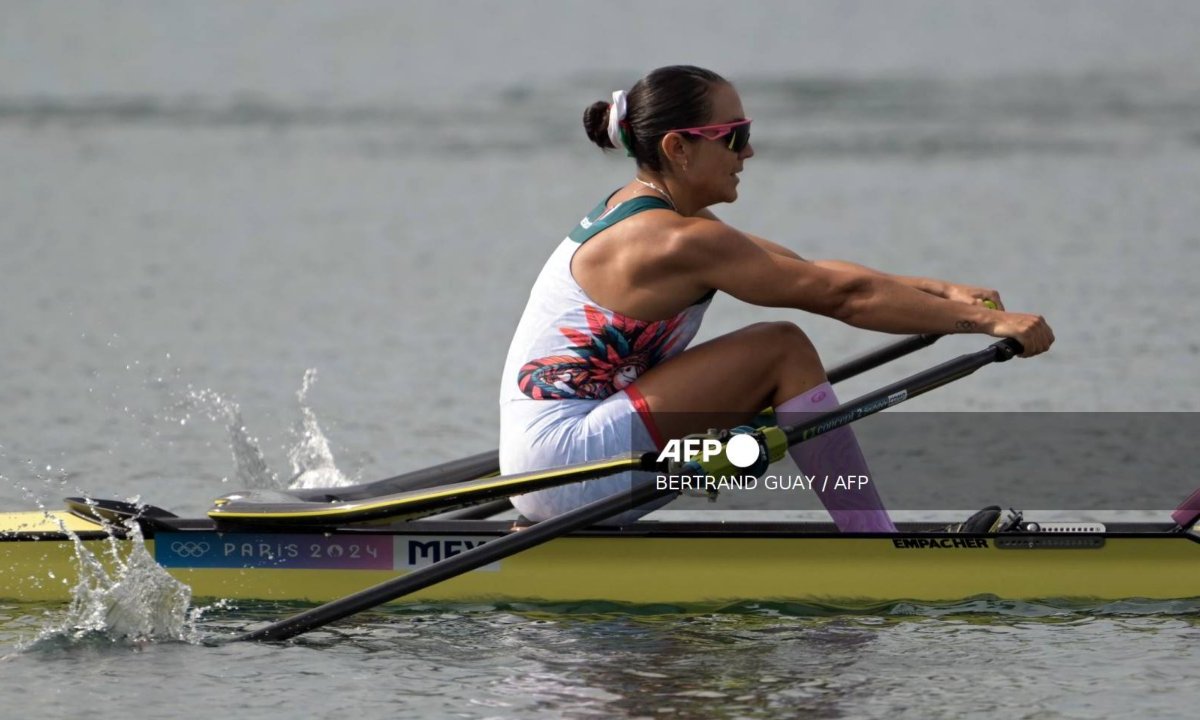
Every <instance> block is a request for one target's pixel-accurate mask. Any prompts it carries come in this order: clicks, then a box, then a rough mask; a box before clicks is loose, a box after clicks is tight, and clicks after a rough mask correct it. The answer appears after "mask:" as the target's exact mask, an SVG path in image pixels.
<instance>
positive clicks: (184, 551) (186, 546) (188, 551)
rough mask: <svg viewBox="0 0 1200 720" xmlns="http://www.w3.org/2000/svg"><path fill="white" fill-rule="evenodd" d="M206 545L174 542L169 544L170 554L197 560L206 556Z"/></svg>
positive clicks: (181, 541)
mask: <svg viewBox="0 0 1200 720" xmlns="http://www.w3.org/2000/svg"><path fill="white" fill-rule="evenodd" d="M208 548H209V546H208V543H206V542H191V541H183V540H176V541H175V542H173V543H171V552H173V553H175V554H176V555H178V556H179V557H185V558H198V557H204V556H205V555H206V554H208Z"/></svg>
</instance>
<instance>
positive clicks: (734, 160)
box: [500, 66, 1054, 532]
mask: <svg viewBox="0 0 1200 720" xmlns="http://www.w3.org/2000/svg"><path fill="white" fill-rule="evenodd" d="M583 124H584V128H585V129H586V130H587V135H588V137H589V138H590V139H591V140H592V142H594V143H596V144H597V145H599V146H600V147H601V148H605V149H609V148H622V149H624V150H625V151H627V152H628V153H629V155H631V156H632V157H633V158H634V159H635V161H636V164H637V167H636V171H635V174H634V176H633V179H631V180H630V181H629V182H628V183H626V184H625V185H624V186H623V187H621V188H618V189H617V190H616V192H614V193H612V194H611V195H609V196H608V197H607V198H606V199H605V200H604V201H602V202H601V203H600V204H599V205H597V206H596V208H595V209H594V210H592V211H591V212H590V213H588V214H587V216H586V217H584V218H583V219H582V220H580V222H579V224H578V225H577V226H576V227H575V228H574V229H573V230H572V231H571V233H570V235H568V237H567V238H566V239H564V240H563V241H562V242H561V243H560V244H559V246H558V248H557V249H556V250H555V251H554V253H553V254H552V255H551V256H550V259H549V260H548V261H547V262H546V265H545V266H544V267H543V268H542V271H541V274H540V275H539V276H538V278H537V281H536V282H535V283H534V285H533V289H532V291H531V293H530V297H529V302H528V304H527V305H526V307H525V311H524V314H523V315H522V317H521V320H520V323H519V324H518V326H517V330H516V333H515V335H514V337H513V340H512V344H511V346H510V348H509V352H508V359H507V361H506V363H505V367H504V375H503V378H502V383H501V390H500V405H501V413H500V435H501V441H500V469H501V472H503V473H504V474H509V473H516V472H524V471H530V470H537V469H544V468H548V467H554V466H559V465H566V464H572V463H579V462H585V461H591V460H601V459H606V458H610V457H613V456H616V455H620V454H625V453H628V452H630V451H646V450H653V449H656V448H661V447H662V446H663V444H664V441H665V440H666V439H669V438H678V437H683V436H685V435H688V434H691V433H697V432H704V431H705V430H706V429H707V428H710V427H718V426H724V425H727V424H728V423H729V422H730V419H731V418H733V420H734V422H736V423H741V422H746V421H748V420H749V419H750V418H752V417H753V416H754V415H755V414H756V413H758V412H759V411H760V410H762V409H763V408H764V407H767V406H773V407H774V408H775V411H776V415H777V418H778V420H779V423H780V424H781V425H786V424H791V423H793V422H796V421H798V420H799V419H801V418H802V417H803V416H804V415H811V414H812V413H816V412H822V411H826V410H829V409H832V408H834V407H836V406H837V404H838V401H837V398H836V396H835V395H834V392H833V388H832V387H830V384H829V383H828V382H827V381H826V378H825V369H824V366H823V365H822V363H821V358H820V357H819V356H818V354H817V351H816V349H815V348H814V347H813V344H812V342H810V340H809V338H808V336H807V335H805V334H804V332H803V331H802V330H800V328H798V327H797V326H796V325H794V324H792V323H790V322H767V323H757V324H754V325H750V326H748V327H745V328H743V329H741V330H737V331H735V332H732V333H729V334H727V335H723V336H721V337H718V338H715V339H713V340H710V341H708V342H705V343H701V344H699V345H696V346H695V347H691V348H689V347H688V343H689V342H690V341H691V340H692V338H693V337H694V336H695V334H696V331H697V330H698V329H699V327H700V320H701V318H702V317H703V315H704V311H705V310H706V309H707V308H708V305H709V303H710V302H711V300H712V297H713V295H714V294H715V293H716V291H718V290H719V291H722V292H724V293H726V294H728V295H732V296H733V297H735V298H737V299H739V300H741V301H743V302H747V303H752V304H755V305H761V306H765V307H787V308H796V309H798V310H805V311H808V312H813V313H817V314H820V315H825V316H828V317H832V318H836V319H838V320H841V321H842V322H845V323H848V324H850V325H853V326H855V327H860V328H864V329H868V330H878V331H882V332H889V333H982V334H986V335H992V336H995V337H1012V338H1016V339H1017V340H1019V341H1020V342H1021V344H1022V345H1023V346H1024V347H1025V352H1024V356H1025V357H1029V356H1033V355H1037V354H1039V353H1042V352H1045V351H1046V350H1047V349H1048V348H1049V347H1050V344H1051V343H1052V342H1053V341H1054V335H1053V333H1052V332H1051V330H1050V327H1049V326H1048V325H1047V324H1046V321H1045V320H1043V319H1042V318H1041V317H1040V316H1038V315H1028V314H1024V313H1014V312H1007V311H1005V310H1004V306H1003V304H1002V302H1001V300H1000V296H999V294H998V293H997V292H996V291H995V290H989V289H986V288H979V287H972V286H969V285H959V284H955V283H949V282H943V281H939V280H932V279H927V278H912V277H899V276H894V275H888V274H886V273H883V272H879V271H876V270H872V269H869V268H866V267H863V266H861V265H856V264H853V263H849V262H844V261H834V260H814V261H810V260H806V259H804V258H802V257H800V256H799V255H797V254H796V253H794V252H792V251H791V250H788V249H787V248H784V247H782V246H780V245H777V244H775V243H773V242H771V241H769V240H766V239H764V238H760V237H756V236H754V235H751V234H749V233H745V232H742V231H740V230H738V229H736V228H734V227H731V226H729V225H727V224H725V223H723V222H721V221H720V220H718V219H717V218H716V216H714V215H713V214H712V212H710V211H709V209H708V208H709V206H711V205H715V204H716V203H721V202H733V201H734V200H736V199H737V197H738V191H737V187H738V182H739V177H738V175H739V173H741V171H742V169H743V167H744V165H745V162H746V160H748V159H750V158H751V157H753V156H754V150H753V148H752V147H751V145H750V119H749V118H747V117H746V113H745V112H744V111H743V109H742V102H741V99H740V98H739V97H738V93H737V91H736V90H735V89H734V87H733V85H731V84H730V83H729V82H728V81H726V80H725V79H723V78H722V77H721V76H719V75H717V74H716V73H713V72H711V71H708V70H704V69H701V68H697V67H691V66H672V67H664V68H659V69H657V70H655V71H653V72H651V73H650V74H649V75H647V76H646V77H644V78H643V79H641V80H640V81H638V82H637V84H635V85H634V86H633V88H632V89H631V90H630V91H629V92H628V93H625V92H623V91H618V92H615V93H613V99H612V102H603V101H602V102H597V103H595V104H593V105H592V106H590V107H589V108H587V110H586V111H585V112H584V117H583ZM985 301H990V302H991V303H994V304H995V306H996V307H997V308H999V309H998V310H991V309H988V307H987V306H986V305H985ZM790 453H791V455H792V457H793V459H794V460H795V461H796V463H797V464H798V465H799V467H800V469H801V470H802V471H803V472H804V473H805V474H808V475H818V476H819V475H824V474H827V473H828V474H831V475H832V474H837V475H868V476H869V472H868V471H867V467H866V461H865V460H864V459H863V456H862V452H861V451H860V450H859V447H858V443H857V440H856V439H855V437H854V433H853V431H852V430H851V429H850V428H848V427H845V428H841V429H839V430H837V431H835V432H833V433H829V434H826V435H823V436H821V437H819V438H817V439H815V440H812V441H809V442H805V443H801V444H799V445H796V446H793V447H792V448H791V450H790ZM631 480H632V478H631V477H630V474H629V473H626V474H624V475H618V476H612V477H608V478H601V479H597V480H590V481H588V482H585V483H576V484H574V485H568V486H563V487H558V488H552V489H548V490H542V491H538V492H534V493H529V494H527V495H523V496H520V497H517V498H514V499H513V504H514V505H516V507H517V509H518V510H520V511H521V512H522V513H523V514H524V515H525V516H526V517H527V518H529V519H531V520H535V521H536V520H542V519H545V518H547V517H550V516H553V515H556V514H559V513H562V512H566V511H568V510H571V509H572V508H575V507H578V506H580V505H583V504H585V503H587V502H590V501H592V500H595V499H598V498H601V497H605V496H608V495H612V494H615V493H617V492H620V491H621V490H623V489H628V488H629V487H630V483H631ZM873 488H874V484H873V483H871V484H868V485H867V486H866V487H865V488H864V489H861V490H855V491H849V490H842V491H837V492H834V491H830V492H827V493H822V494H821V501H822V502H823V503H824V505H825V507H826V509H827V510H828V511H829V512H830V514H831V515H832V516H833V518H834V521H835V522H836V523H837V526H838V528H839V529H841V530H842V531H855V532H891V531H894V530H895V527H894V526H893V525H892V522H891V520H890V519H889V518H888V515H887V511H886V510H885V509H884V507H883V504H882V502H881V501H880V499H879V496H878V494H877V493H876V492H875V490H874V489H873ZM651 509H653V508H649V507H645V506H643V507H641V508H637V509H635V510H633V511H631V512H629V513H626V514H624V515H623V516H620V517H618V518H615V521H617V522H627V521H630V520H632V519H635V518H636V517H639V516H640V515H642V514H645V513H646V512H649V510H651Z"/></svg>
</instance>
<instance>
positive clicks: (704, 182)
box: [674, 83, 754, 207]
mask: <svg viewBox="0 0 1200 720" xmlns="http://www.w3.org/2000/svg"><path fill="white" fill-rule="evenodd" d="M711 92H712V96H711V97H712V117H710V118H709V120H708V122H706V123H705V125H717V124H721V123H729V122H734V121H736V120H744V119H745V118H746V112H745V110H743V109H742V99H741V98H740V97H738V94H737V91H736V90H734V89H733V86H732V85H729V84H727V83H720V84H718V85H714V86H713V88H712V91H711ZM729 139H730V138H729V136H728V135H726V136H724V137H722V138H718V139H716V140H709V139H706V138H703V137H700V136H698V135H688V138H687V140H686V141H685V142H683V143H682V145H681V146H680V152H682V153H683V156H682V158H681V160H682V162H676V163H674V164H675V168H674V169H675V174H676V175H677V176H678V177H680V178H681V179H682V180H683V181H684V182H686V183H687V185H688V187H689V189H691V191H692V193H693V194H694V196H695V197H696V199H697V200H699V201H701V202H702V203H703V206H705V207H707V206H708V205H712V204H715V203H720V202H733V201H734V200H737V196H738V194H737V186H738V182H740V179H739V178H738V173H740V172H741V171H742V166H743V164H744V163H745V161H746V160H747V159H748V158H751V157H754V147H753V146H752V145H751V144H749V143H747V144H746V146H745V147H744V148H742V150H741V152H734V151H732V150H730V149H729Z"/></svg>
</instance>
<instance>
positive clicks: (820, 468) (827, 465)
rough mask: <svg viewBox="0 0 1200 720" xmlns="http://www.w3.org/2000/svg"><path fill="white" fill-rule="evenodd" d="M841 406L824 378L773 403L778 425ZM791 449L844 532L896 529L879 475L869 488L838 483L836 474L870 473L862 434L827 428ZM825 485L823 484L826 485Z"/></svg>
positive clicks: (794, 422) (879, 531) (818, 495)
mask: <svg viewBox="0 0 1200 720" xmlns="http://www.w3.org/2000/svg"><path fill="white" fill-rule="evenodd" d="M837 406H838V399H837V396H836V395H834V393H833V387H832V386H831V385H830V384H829V383H822V384H821V385H818V386H816V387H815V388H812V389H810V390H808V391H806V392H804V393H802V394H800V395H798V396H796V397H794V398H792V399H791V400H788V401H786V402H784V403H781V404H780V405H779V406H778V407H776V408H775V415H776V417H777V418H778V420H779V424H780V425H794V424H797V423H802V422H805V421H806V420H811V419H813V418H815V417H816V416H817V415H819V414H821V413H823V412H828V411H830V410H833V409H834V408H836V407H837ZM788 453H789V454H790V455H791V456H792V459H793V460H795V461H796V464H797V465H798V466H800V470H801V471H802V472H803V473H804V474H805V475H812V476H814V480H813V483H812V486H813V490H815V491H816V492H817V497H819V498H820V499H821V504H823V505H824V506H825V509H826V510H828V511H829V514H830V515H832V516H833V522H834V523H836V524H837V526H838V530H841V531H842V532H878V533H886V532H896V526H895V525H893V524H892V520H891V518H889V517H888V514H887V510H885V509H884V507H883V501H882V500H881V499H880V498H879V493H878V492H876V491H875V479H874V478H871V479H870V482H869V483H868V484H867V485H866V487H859V486H857V484H856V485H853V486H851V487H849V488H848V487H845V486H843V487H841V488H838V489H835V488H834V484H835V480H836V479H837V478H838V476H843V477H847V476H866V477H870V475H871V472H870V470H869V469H868V468H867V460H866V458H864V457H863V454H862V450H861V449H859V447H858V439H857V438H855V437H854V431H853V430H851V429H850V428H849V427H840V428H838V429H837V430H833V431H831V432H828V433H825V434H824V435H820V436H818V437H815V438H813V439H812V440H806V441H805V442H802V443H800V444H798V445H793V446H792V447H791V448H789V449H788ZM822 488H823V489H822Z"/></svg>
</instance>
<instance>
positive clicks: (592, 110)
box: [583, 100, 616, 149]
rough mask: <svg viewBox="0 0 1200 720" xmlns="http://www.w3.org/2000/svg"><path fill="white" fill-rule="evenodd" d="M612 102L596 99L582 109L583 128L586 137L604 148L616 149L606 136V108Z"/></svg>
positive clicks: (610, 105) (609, 106) (607, 108)
mask: <svg viewBox="0 0 1200 720" xmlns="http://www.w3.org/2000/svg"><path fill="white" fill-rule="evenodd" d="M611 107H612V103H607V102H605V101H603V100H597V101H596V102H594V103H592V104H591V105H589V106H588V107H587V109H586V110H584V111H583V129H584V130H585V131H586V132H587V136H588V139H589V140H591V141H592V142H594V143H596V144H597V145H599V146H600V147H602V148H605V149H616V146H615V145H613V144H612V139H611V138H610V137H609V136H608V110H609V108H611Z"/></svg>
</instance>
